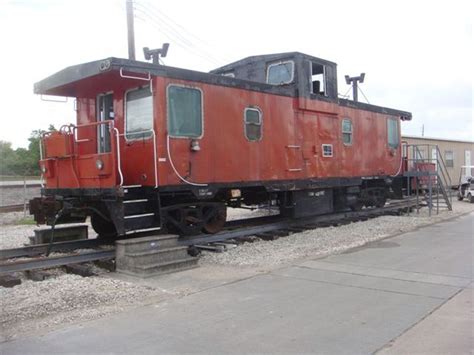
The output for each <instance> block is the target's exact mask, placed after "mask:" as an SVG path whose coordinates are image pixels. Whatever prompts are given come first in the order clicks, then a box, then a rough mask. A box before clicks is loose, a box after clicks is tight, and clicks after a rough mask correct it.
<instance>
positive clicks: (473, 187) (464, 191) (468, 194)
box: [458, 165, 474, 203]
mask: <svg viewBox="0 0 474 355" xmlns="http://www.w3.org/2000/svg"><path fill="white" fill-rule="evenodd" d="M472 168H474V166H473V165H463V166H461V172H460V174H459V187H458V200H459V201H462V200H464V199H467V200H468V201H469V202H470V203H474V178H473V177H472V176H470V175H468V174H467V170H469V171H472V170H471V169H472Z"/></svg>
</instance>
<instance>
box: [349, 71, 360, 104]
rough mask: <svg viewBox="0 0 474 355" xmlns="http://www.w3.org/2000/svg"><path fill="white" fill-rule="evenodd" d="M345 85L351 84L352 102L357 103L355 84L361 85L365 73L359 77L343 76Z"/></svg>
mask: <svg viewBox="0 0 474 355" xmlns="http://www.w3.org/2000/svg"><path fill="white" fill-rule="evenodd" d="M345 78H346V83H347V85H351V84H352V100H354V101H356V102H357V101H358V96H357V94H358V92H357V90H358V89H357V83H358V82H359V83H361V84H362V83H363V82H364V78H365V73H362V74H360V75H359V76H353V77H350V76H349V75H346V76H345Z"/></svg>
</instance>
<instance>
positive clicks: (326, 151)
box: [322, 144, 332, 157]
mask: <svg viewBox="0 0 474 355" xmlns="http://www.w3.org/2000/svg"><path fill="white" fill-rule="evenodd" d="M322 147H323V157H332V144H323V145H322Z"/></svg>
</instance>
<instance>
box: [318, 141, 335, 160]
mask: <svg viewBox="0 0 474 355" xmlns="http://www.w3.org/2000/svg"><path fill="white" fill-rule="evenodd" d="M324 147H331V155H327V154H325V152H324ZM321 150H322V153H323V154H322V156H323V158H332V157H334V147H333V145H332V144H329V143H325V144H321Z"/></svg>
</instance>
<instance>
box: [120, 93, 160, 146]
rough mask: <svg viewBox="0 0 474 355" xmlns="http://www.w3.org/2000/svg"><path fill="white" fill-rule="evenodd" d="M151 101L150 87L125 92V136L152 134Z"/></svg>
mask: <svg viewBox="0 0 474 355" xmlns="http://www.w3.org/2000/svg"><path fill="white" fill-rule="evenodd" d="M152 130H153V101H152V96H151V92H150V87H149V86H145V87H141V88H138V89H134V90H130V91H127V93H126V94H125V138H126V139H128V140H132V139H143V138H149V137H151V136H152Z"/></svg>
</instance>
